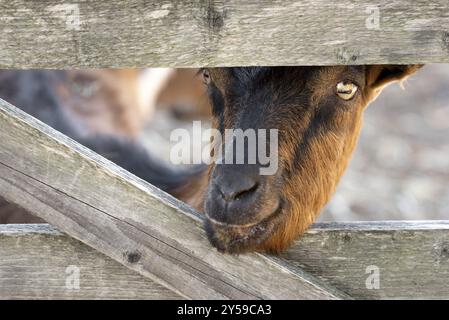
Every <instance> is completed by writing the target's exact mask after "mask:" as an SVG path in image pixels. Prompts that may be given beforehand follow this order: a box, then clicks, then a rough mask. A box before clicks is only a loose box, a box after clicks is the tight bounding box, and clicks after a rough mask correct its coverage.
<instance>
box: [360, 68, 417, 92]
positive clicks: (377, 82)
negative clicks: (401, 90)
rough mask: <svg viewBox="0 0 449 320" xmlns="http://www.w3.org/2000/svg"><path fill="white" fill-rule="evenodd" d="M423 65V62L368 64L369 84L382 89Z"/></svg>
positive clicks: (371, 86) (367, 77)
mask: <svg viewBox="0 0 449 320" xmlns="http://www.w3.org/2000/svg"><path fill="white" fill-rule="evenodd" d="M422 66H423V65H421V64H411V65H372V66H367V70H366V81H367V85H368V87H370V88H371V89H374V90H380V89H382V88H383V87H384V86H386V85H387V84H389V83H392V82H395V81H402V80H404V79H405V78H407V77H408V76H410V75H412V74H414V73H415V72H416V71H418V70H419V69H420V68H421V67H422Z"/></svg>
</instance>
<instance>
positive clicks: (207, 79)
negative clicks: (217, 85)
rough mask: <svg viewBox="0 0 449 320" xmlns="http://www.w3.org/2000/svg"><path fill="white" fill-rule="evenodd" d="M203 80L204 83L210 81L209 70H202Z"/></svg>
mask: <svg viewBox="0 0 449 320" xmlns="http://www.w3.org/2000/svg"><path fill="white" fill-rule="evenodd" d="M203 80H204V83H205V84H209V83H210V82H211V79H210V74H209V70H207V69H204V70H203Z"/></svg>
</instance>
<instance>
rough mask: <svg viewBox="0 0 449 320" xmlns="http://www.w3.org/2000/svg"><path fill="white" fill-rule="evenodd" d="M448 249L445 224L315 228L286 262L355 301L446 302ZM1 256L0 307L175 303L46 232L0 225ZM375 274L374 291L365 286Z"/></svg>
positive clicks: (79, 246) (55, 232) (82, 247)
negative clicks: (40, 301) (76, 274)
mask: <svg viewBox="0 0 449 320" xmlns="http://www.w3.org/2000/svg"><path fill="white" fill-rule="evenodd" d="M448 249H449V221H410V222H406V221H384V222H351V223H341V222H338V223H319V224H315V225H314V226H313V228H312V229H310V230H309V231H308V232H307V233H306V235H305V236H304V237H303V238H302V239H301V240H299V241H298V242H297V243H296V245H295V246H293V247H292V248H291V249H290V250H289V251H288V252H287V254H286V255H285V256H284V258H286V259H288V260H289V262H291V263H294V264H296V265H298V266H300V267H302V268H304V269H306V270H307V271H308V272H310V273H312V274H314V275H316V276H317V277H320V278H322V279H323V280H325V281H327V282H330V283H332V284H333V285H334V286H336V287H337V288H340V289H341V290H344V291H347V292H349V293H350V294H351V295H352V297H354V298H358V299H385V298H388V299H399V298H403V299H424V298H428V299H448V298H449V280H448V279H449V255H448ZM0 256H1V257H2V259H1V260H0V299H5V298H6V299H7V298H24V299H25V298H54V299H58V298H63V299H65V298H111V299H114V298H141V299H144V298H149V299H151V298H164V299H165V298H176V297H177V296H176V295H175V294H173V293H170V291H168V290H166V289H163V287H161V286H158V285H157V284H155V283H154V282H151V281H149V280H147V279H144V278H142V277H141V276H139V275H137V274H135V273H134V272H131V271H129V270H127V269H126V268H125V267H123V266H121V265H120V264H118V263H116V262H115V261H113V260H111V259H109V258H107V257H106V256H104V255H102V254H100V253H98V252H96V251H95V250H92V249H91V248H89V247H88V246H86V245H84V244H82V243H81V242H79V241H77V240H74V239H72V238H71V237H68V236H66V235H64V234H63V233H61V232H59V231H58V230H57V229H56V228H54V227H51V226H49V225H46V224H42V225H3V226H2V225H0ZM69 265H74V266H77V267H78V268H80V288H79V290H73V289H67V287H66V280H67V274H66V268H67V266H69ZM373 267H378V268H379V269H378V270H379V288H378V289H375V288H371V289H370V288H368V287H367V286H366V280H367V278H368V277H369V276H370V275H371V273H372V271H373V270H374V269H373ZM367 268H368V271H369V272H368V273H367Z"/></svg>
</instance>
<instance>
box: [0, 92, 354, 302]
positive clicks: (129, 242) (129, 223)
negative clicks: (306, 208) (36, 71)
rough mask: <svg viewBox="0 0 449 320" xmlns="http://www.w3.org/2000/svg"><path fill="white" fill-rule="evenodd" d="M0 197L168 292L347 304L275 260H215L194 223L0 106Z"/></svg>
mask: <svg viewBox="0 0 449 320" xmlns="http://www.w3.org/2000/svg"><path fill="white" fill-rule="evenodd" d="M0 141H2V147H1V148H0V196H2V197H4V198H5V199H6V200H7V201H9V202H12V203H15V204H17V205H19V206H21V207H23V208H24V209H26V210H28V211H30V212H32V213H33V214H35V215H37V216H39V217H40V218H42V219H44V220H45V221H47V222H49V223H51V224H52V225H54V226H57V227H58V228H59V229H60V230H62V231H64V232H66V233H67V234H68V235H70V236H72V237H74V238H76V239H78V240H81V241H82V242H84V243H85V244H87V245H89V246H91V247H93V248H94V249H96V250H98V251H100V252H102V253H104V254H106V255H107V256H109V257H111V258H113V259H114V260H116V261H118V262H120V263H122V264H123V265H125V266H127V267H128V268H130V269H132V270H135V271H137V272H139V273H140V274H142V275H144V276H145V277H148V278H150V279H152V280H154V281H156V282H158V283H160V284H162V285H164V286H165V287H167V288H169V289H171V290H172V291H174V292H176V293H177V294H179V295H181V296H183V297H186V298H198V299H204V298H209V299H225V298H240V299H258V298H266V299H270V298H271V299H276V298H278V299H281V298H283V299H337V298H349V296H347V295H345V294H344V293H342V292H340V291H338V290H336V289H335V288H332V287H330V286H327V285H326V284H325V283H324V282H322V281H320V280H318V279H316V278H315V277H313V276H310V275H309V274H307V273H305V272H303V271H302V270H300V269H299V268H294V267H292V266H290V265H288V264H284V263H283V261H278V260H276V259H274V258H270V257H268V256H264V255H260V254H248V255H242V256H238V257H237V256H231V255H222V254H219V253H217V251H216V250H215V249H213V248H212V247H211V246H210V244H209V242H208V241H207V238H206V235H205V232H204V231H203V229H202V227H201V220H202V218H201V216H200V215H199V214H198V213H196V212H195V211H193V210H192V209H191V208H189V207H188V206H186V205H185V204H183V203H181V202H179V201H177V200H176V199H174V198H173V197H171V196H169V195H168V194H166V193H164V192H162V191H160V190H158V189H157V188H155V187H154V186H152V185H150V184H148V183H146V182H144V181H142V180H140V179H138V178H136V177H135V176H133V175H131V174H130V173H128V172H126V171H125V170H123V169H121V168H119V167H118V166H116V165H114V164H113V163H111V162H109V161H107V160H106V159H104V158H102V157H100V156H99V155H97V154H95V153H94V152H92V151H90V150H88V149H87V148H84V147H83V146H81V145H79V144H78V143H76V142H74V141H73V140H71V139H69V138H67V137H65V136H64V135H62V134H60V133H58V132H56V131H54V130H53V129H51V128H50V127H48V126H46V125H45V124H43V123H42V122H40V121H37V120H35V119H34V118H32V117H30V116H29V115H27V114H25V113H24V112H22V111H20V110H18V109H17V108H15V107H14V106H12V105H10V104H8V103H6V102H4V101H2V100H0Z"/></svg>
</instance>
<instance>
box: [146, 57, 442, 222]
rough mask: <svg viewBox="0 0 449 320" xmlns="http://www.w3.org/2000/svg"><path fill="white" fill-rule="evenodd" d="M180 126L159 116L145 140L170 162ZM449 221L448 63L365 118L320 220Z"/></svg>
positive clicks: (381, 101)
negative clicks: (173, 134)
mask: <svg viewBox="0 0 449 320" xmlns="http://www.w3.org/2000/svg"><path fill="white" fill-rule="evenodd" d="M191 126H192V123H191V122H182V121H179V120H174V119H173V117H172V116H171V114H170V112H169V111H167V110H160V111H158V112H156V114H155V118H154V119H153V120H152V121H151V122H150V123H149V124H148V125H147V126H146V129H145V132H144V134H143V135H142V139H141V140H142V142H143V143H144V144H145V145H146V146H147V147H148V148H149V149H150V150H152V151H153V152H157V154H158V155H159V156H160V157H161V158H162V159H166V160H167V159H168V156H169V150H170V143H169V140H168V139H169V135H170V131H171V130H172V129H173V128H179V127H184V128H190V127H191ZM448 218H449V65H429V66H426V67H424V68H423V69H422V70H421V71H420V72H418V74H417V75H416V76H414V77H413V78H411V79H410V80H408V81H407V82H406V83H404V89H402V88H401V87H400V85H398V84H394V85H391V86H389V87H387V88H386V89H385V90H384V92H383V93H382V94H381V95H380V97H379V98H378V99H377V100H376V101H375V102H374V103H372V104H371V105H370V106H369V108H368V109H367V111H366V114H365V124H364V127H363V130H362V135H361V137H360V141H359V144H358V148H357V149H356V152H355V154H354V157H353V160H352V161H351V164H350V167H349V169H348V171H347V172H346V174H345V176H344V177H343V179H342V181H341V183H340V185H339V187H338V189H337V192H336V194H335V196H334V197H333V199H332V200H331V202H330V203H329V204H328V206H327V207H326V208H325V209H324V210H323V212H322V214H321V216H320V218H319V220H321V221H324V220H325V221H329V220H330V221H336V220H396V219H448Z"/></svg>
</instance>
